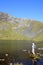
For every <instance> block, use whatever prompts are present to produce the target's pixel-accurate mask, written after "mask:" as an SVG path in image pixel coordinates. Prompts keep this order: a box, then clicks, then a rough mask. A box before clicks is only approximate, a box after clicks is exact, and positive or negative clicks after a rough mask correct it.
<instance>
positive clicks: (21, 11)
mask: <svg viewBox="0 0 43 65" xmlns="http://www.w3.org/2000/svg"><path fill="white" fill-rule="evenodd" d="M0 11H2V12H6V13H9V14H11V15H12V16H16V17H18V18H28V19H33V20H39V21H42V22H43V0H0Z"/></svg>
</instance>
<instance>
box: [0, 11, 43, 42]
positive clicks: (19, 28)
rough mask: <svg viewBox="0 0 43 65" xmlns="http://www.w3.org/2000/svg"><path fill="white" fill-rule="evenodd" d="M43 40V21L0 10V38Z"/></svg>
mask: <svg viewBox="0 0 43 65" xmlns="http://www.w3.org/2000/svg"><path fill="white" fill-rule="evenodd" d="M3 39H4V40H5V39H6V40H35V41H43V23H42V22H39V21H35V20H29V19H21V18H16V17H13V16H11V15H9V14H6V13H3V12H0V40H3Z"/></svg>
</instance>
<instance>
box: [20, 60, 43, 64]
mask: <svg viewBox="0 0 43 65" xmlns="http://www.w3.org/2000/svg"><path fill="white" fill-rule="evenodd" d="M20 63H22V64H23V65H32V60H26V61H21V62H20ZM34 65H43V59H40V60H39V61H37V62H36V63H35V64H34Z"/></svg>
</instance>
